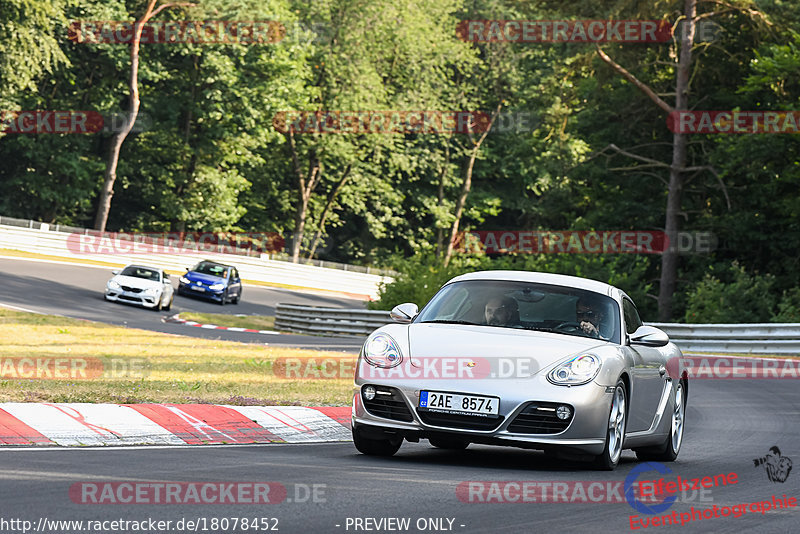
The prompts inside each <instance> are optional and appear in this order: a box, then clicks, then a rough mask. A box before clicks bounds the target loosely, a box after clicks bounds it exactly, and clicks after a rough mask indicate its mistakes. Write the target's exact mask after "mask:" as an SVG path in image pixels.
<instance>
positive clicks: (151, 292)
mask: <svg viewBox="0 0 800 534" xmlns="http://www.w3.org/2000/svg"><path fill="white" fill-rule="evenodd" d="M159 293H161V290H160V289H158V288H155V287H151V288H150V289H145V290H144V294H145V295H153V296H155V295H158V294H159Z"/></svg>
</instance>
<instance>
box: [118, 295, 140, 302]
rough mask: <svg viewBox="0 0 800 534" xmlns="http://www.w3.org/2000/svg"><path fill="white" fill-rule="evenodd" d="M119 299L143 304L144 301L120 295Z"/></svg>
mask: <svg viewBox="0 0 800 534" xmlns="http://www.w3.org/2000/svg"><path fill="white" fill-rule="evenodd" d="M117 298H118V299H119V300H128V301H130V302H142V299H141V298H140V297H131V296H129V295H120V296H119V297H117Z"/></svg>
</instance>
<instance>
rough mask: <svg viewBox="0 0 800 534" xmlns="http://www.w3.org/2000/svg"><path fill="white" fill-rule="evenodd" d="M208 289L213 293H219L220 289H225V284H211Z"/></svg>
mask: <svg viewBox="0 0 800 534" xmlns="http://www.w3.org/2000/svg"><path fill="white" fill-rule="evenodd" d="M208 288H209V289H213V290H214V291H219V290H220V289H224V288H225V284H223V283H222V282H220V283H218V284H212V285H210V286H208Z"/></svg>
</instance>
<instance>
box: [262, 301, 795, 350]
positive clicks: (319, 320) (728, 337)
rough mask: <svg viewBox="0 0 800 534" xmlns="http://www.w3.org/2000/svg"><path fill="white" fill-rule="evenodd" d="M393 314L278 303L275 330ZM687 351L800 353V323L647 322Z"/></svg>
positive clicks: (367, 323)
mask: <svg viewBox="0 0 800 534" xmlns="http://www.w3.org/2000/svg"><path fill="white" fill-rule="evenodd" d="M391 322H392V320H391V319H390V318H389V312H387V311H372V310H348V309H336V308H318V307H314V306H298V305H293V304H278V307H277V312H276V315H275V327H276V328H278V329H280V330H287V331H291V332H301V333H306V334H322V335H328V336H366V335H369V334H370V333H371V332H372V331H373V330H375V329H376V328H378V327H380V326H383V325H385V324H387V323H391ZM647 324H648V325H650V326H655V327H656V328H660V329H661V330H663V331H664V332H666V333H667V335H668V336H669V337H670V340H671V341H672V342H674V343H675V344H676V345H678V347H679V348H680V349H681V350H682V351H684V352H721V353H749V354H800V324H785V323H752V324H680V323H647Z"/></svg>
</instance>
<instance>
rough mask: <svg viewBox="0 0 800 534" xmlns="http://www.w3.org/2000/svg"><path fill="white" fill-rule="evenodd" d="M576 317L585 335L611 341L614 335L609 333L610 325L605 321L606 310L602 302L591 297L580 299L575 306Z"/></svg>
mask: <svg viewBox="0 0 800 534" xmlns="http://www.w3.org/2000/svg"><path fill="white" fill-rule="evenodd" d="M575 315H576V317H577V319H578V323H579V324H580V327H581V330H583V332H584V333H585V334H587V335H589V336H591V337H596V338H600V339H606V340H607V339H611V337H612V335H613V334H612V333H611V332H608V331H607V330H608V328H609V327H610V325H609V324H608V321H604V319H605V318H606V314H605V309H604V307H603V306H602V304H601V303H600V302H597V301H595V299H592V298H590V297H585V296H582V297H580V298H579V299H578V302H577V304H576V306H575Z"/></svg>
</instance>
